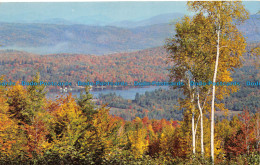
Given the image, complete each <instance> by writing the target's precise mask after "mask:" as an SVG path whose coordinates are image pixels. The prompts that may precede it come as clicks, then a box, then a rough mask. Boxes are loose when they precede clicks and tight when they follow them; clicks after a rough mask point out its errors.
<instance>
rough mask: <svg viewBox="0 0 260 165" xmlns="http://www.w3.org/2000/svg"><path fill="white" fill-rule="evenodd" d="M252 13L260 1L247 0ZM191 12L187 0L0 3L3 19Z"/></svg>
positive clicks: (133, 17)
mask: <svg viewBox="0 0 260 165" xmlns="http://www.w3.org/2000/svg"><path fill="white" fill-rule="evenodd" d="M243 3H244V4H245V6H246V8H247V9H248V10H249V11H250V13H251V14H255V13H256V12H257V11H259V10H260V8H259V6H260V2H257V1H246V2H243ZM175 12H176V13H184V14H189V13H188V11H187V7H186V2H185V1H172V2H160V1H158V2H76V3H68V2H67V3H66V2H63V3H61V2H58V3H54V2H52V3H47V2H45V3H39V2H29V3H18V2H16V3H6V2H4V3H0V21H4V22H17V21H18V22H23V21H24V22H33V21H34V20H45V19H50V18H63V19H66V20H69V21H73V20H74V19H80V18H81V17H87V18H92V19H95V20H100V21H107V22H116V21H122V20H133V21H136V20H142V19H147V18H150V17H152V16H156V15H159V14H165V13H175Z"/></svg>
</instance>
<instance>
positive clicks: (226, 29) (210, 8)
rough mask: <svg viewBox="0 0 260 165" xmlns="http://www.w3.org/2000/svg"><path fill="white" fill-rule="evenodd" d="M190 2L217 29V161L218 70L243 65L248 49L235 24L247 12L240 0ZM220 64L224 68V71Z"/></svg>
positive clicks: (215, 69)
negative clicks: (242, 61) (233, 0)
mask: <svg viewBox="0 0 260 165" xmlns="http://www.w3.org/2000/svg"><path fill="white" fill-rule="evenodd" d="M188 5H189V7H190V9H191V10H192V11H195V12H198V13H199V14H203V15H205V17H207V18H208V19H209V20H211V23H212V25H213V26H214V29H215V32H214V33H213V34H214V36H215V37H214V38H213V39H215V44H214V45H212V49H214V51H215V53H214V54H215V61H214V74H213V78H212V80H213V81H212V82H213V85H212V100H211V159H212V163H213V164H214V116H215V114H214V111H215V98H216V85H215V84H216V82H217V80H218V77H217V74H218V72H226V73H228V72H229V70H228V69H232V68H234V67H238V66H239V65H240V64H241V58H240V57H242V55H243V53H244V52H245V46H246V43H245V40H244V38H243V36H242V34H241V33H240V32H238V30H237V28H236V25H235V24H236V23H238V22H241V21H244V20H245V19H247V18H248V12H247V11H246V10H245V8H244V6H243V5H242V2H240V1H236V2H232V1H214V2H210V1H208V2H202V1H198V2H188ZM214 47H215V48H214ZM212 57H214V56H212ZM228 60H231V61H233V64H230V63H227V61H228ZM231 61H230V62H231ZM219 66H220V67H221V68H222V69H221V70H220V68H219Z"/></svg>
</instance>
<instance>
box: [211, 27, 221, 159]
mask: <svg viewBox="0 0 260 165" xmlns="http://www.w3.org/2000/svg"><path fill="white" fill-rule="evenodd" d="M217 37H218V40H217V56H216V63H215V70H214V77H213V87H212V103H211V130H210V138H211V139H210V150H211V160H212V164H214V124H215V121H214V117H215V113H214V111H215V108H214V107H215V83H216V79H217V71H218V61H219V40H220V39H219V38H220V26H218V29H217Z"/></svg>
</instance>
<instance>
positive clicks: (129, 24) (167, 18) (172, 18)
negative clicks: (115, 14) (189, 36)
mask: <svg viewBox="0 0 260 165" xmlns="http://www.w3.org/2000/svg"><path fill="white" fill-rule="evenodd" d="M183 16H184V14H182V13H168V14H161V15H158V16H154V17H151V18H149V19H145V20H142V21H127V20H126V21H120V22H115V23H112V24H111V25H112V26H117V27H125V28H135V27H139V26H149V25H155V24H162V23H168V24H170V23H174V22H176V20H177V19H180V18H181V17H183Z"/></svg>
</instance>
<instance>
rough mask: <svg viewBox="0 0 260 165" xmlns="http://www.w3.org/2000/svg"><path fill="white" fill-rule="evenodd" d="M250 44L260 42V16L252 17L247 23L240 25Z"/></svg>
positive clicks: (239, 27)
mask: <svg viewBox="0 0 260 165" xmlns="http://www.w3.org/2000/svg"><path fill="white" fill-rule="evenodd" d="M238 29H239V30H240V31H242V32H243V33H244V36H245V37H247V41H248V42H260V14H258V15H251V16H250V19H248V20H247V21H245V23H243V24H241V25H238Z"/></svg>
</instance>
